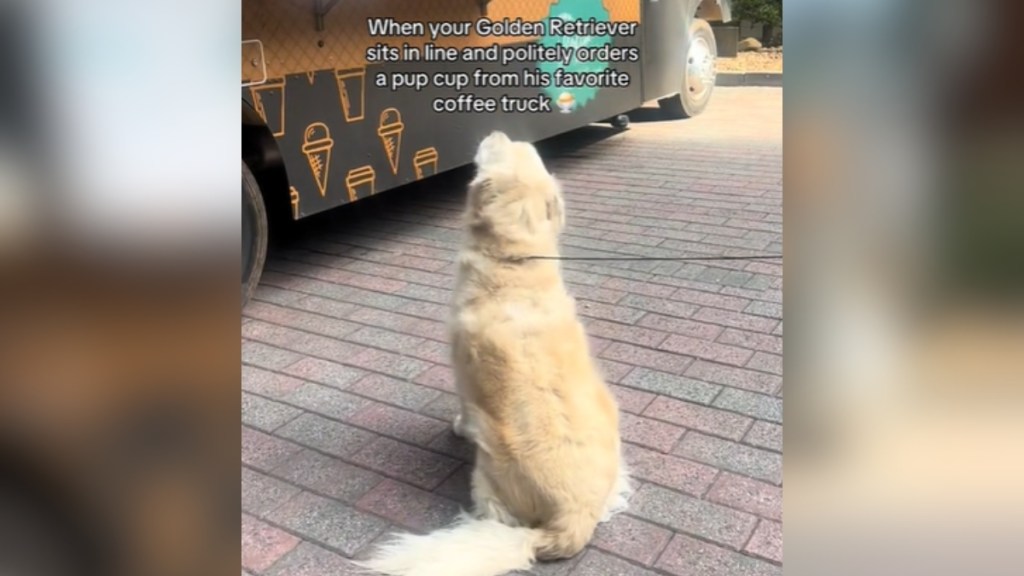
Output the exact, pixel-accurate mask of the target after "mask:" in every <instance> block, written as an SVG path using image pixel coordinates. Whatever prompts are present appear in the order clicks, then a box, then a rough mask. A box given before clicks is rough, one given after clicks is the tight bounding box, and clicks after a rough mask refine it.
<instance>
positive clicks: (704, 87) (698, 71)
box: [686, 36, 715, 101]
mask: <svg viewBox="0 0 1024 576" xmlns="http://www.w3.org/2000/svg"><path fill="white" fill-rule="evenodd" d="M714 85H715V56H714V53H713V52H712V51H711V46H710V45H709V44H708V41H707V39H706V38H704V37H703V36H697V37H695V38H692V39H691V40H690V48H689V51H688V52H687V54H686V91H687V93H688V94H689V97H690V98H692V99H693V100H697V101H700V100H703V99H704V98H706V97H707V95H708V93H709V92H710V91H711V88H712V87H714Z"/></svg>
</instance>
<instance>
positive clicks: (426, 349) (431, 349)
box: [405, 340, 452, 366]
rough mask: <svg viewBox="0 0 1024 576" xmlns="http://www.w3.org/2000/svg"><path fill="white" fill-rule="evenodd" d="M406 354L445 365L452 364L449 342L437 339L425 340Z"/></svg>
mask: <svg viewBox="0 0 1024 576" xmlns="http://www.w3.org/2000/svg"><path fill="white" fill-rule="evenodd" d="M405 354H407V355H409V356H412V357H414V358H419V359H420V360H426V361H427V362H431V363H433V364H441V365H443V366H447V365H449V364H451V361H452V355H451V349H450V348H449V346H448V344H446V343H444V342H438V341H437V340H424V341H423V342H422V343H420V344H419V345H417V346H415V347H413V348H410V349H408V350H407V351H405Z"/></svg>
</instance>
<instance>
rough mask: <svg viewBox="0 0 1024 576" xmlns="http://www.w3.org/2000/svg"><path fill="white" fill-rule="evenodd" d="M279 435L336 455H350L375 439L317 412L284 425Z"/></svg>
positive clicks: (368, 434)
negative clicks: (318, 414)
mask: <svg viewBox="0 0 1024 576" xmlns="http://www.w3.org/2000/svg"><path fill="white" fill-rule="evenodd" d="M277 435H278V436H281V437H282V438H287V439H289V440H292V441H294V442H296V443H297V444H301V445H303V446H307V447H309V448H315V449H317V450H320V451H322V452H326V453H328V454H333V455H335V456H342V457H344V456H348V455H350V454H353V453H355V452H357V451H358V450H359V449H360V448H362V447H363V446H365V445H367V444H368V443H369V442H371V441H372V440H373V439H374V437H375V436H374V434H373V433H371V432H367V431H366V430H360V429H359V428H354V427H352V426H348V425H346V424H342V423H340V422H335V421H334V420H328V419H327V418H324V417H322V416H317V415H316V414H303V415H302V416H299V417H298V418H296V419H295V420H292V421H291V422H289V423H288V424H286V425H285V426H282V427H281V428H280V429H279V430H278V431H277Z"/></svg>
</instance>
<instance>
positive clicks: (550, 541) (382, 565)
mask: <svg viewBox="0 0 1024 576" xmlns="http://www.w3.org/2000/svg"><path fill="white" fill-rule="evenodd" d="M556 524H558V523H556ZM587 525H590V528H589V529H588V528H586V527H585V526H587ZM566 528H568V529H566ZM592 533H593V523H591V522H585V523H583V524H582V525H581V524H577V523H572V524H571V525H566V526H557V525H555V526H552V527H550V528H526V527H513V526H508V525H505V524H502V523H501V522H498V521H497V520H491V519H476V518H471V517H469V516H466V515H463V516H462V517H460V518H459V520H457V521H456V522H455V524H454V525H452V526H450V527H448V528H444V529H441V530H437V531H435V532H432V533H430V534H427V535H423V536H420V535H414V534H400V535H397V536H396V538H395V539H394V540H393V541H391V542H388V543H386V544H384V545H382V546H381V547H380V548H378V549H377V550H376V553H375V555H374V556H373V557H372V558H371V559H370V560H367V561H363V562H359V563H358V564H359V565H360V566H361V567H363V568H366V569H369V570H371V571H373V572H377V573H379V574H389V575H391V576H499V575H500V574H505V573H506V572H511V571H514V570H528V569H529V568H530V566H531V565H532V564H533V561H534V559H535V558H536V557H537V556H540V557H541V558H543V559H552V560H553V559H556V558H566V557H569V556H572V555H573V554H575V553H577V552H579V551H580V550H582V549H583V547H584V546H585V545H586V543H587V541H588V540H589V539H590V536H591V535H592Z"/></svg>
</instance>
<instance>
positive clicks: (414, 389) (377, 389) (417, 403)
mask: <svg viewBox="0 0 1024 576" xmlns="http://www.w3.org/2000/svg"><path fill="white" fill-rule="evenodd" d="M349 391H350V392H353V393H355V394H359V395H362V396H367V397H370V398H376V399H377V400H380V401H381V402H387V403H388V404H394V405H396V406H401V407H403V408H408V409H410V410H417V409H419V408H421V407H423V406H424V405H426V404H427V403H429V402H430V401H431V400H433V399H435V398H437V397H438V396H439V395H440V392H438V391H437V390H434V389H432V388H427V387H425V386H417V385H415V384H412V383H410V382H404V381H402V380H396V379H395V378H391V377H389V376H384V375H382V374H370V375H368V376H366V377H364V378H363V379H361V380H359V381H358V382H356V383H355V384H352V385H351V386H350V387H349Z"/></svg>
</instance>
